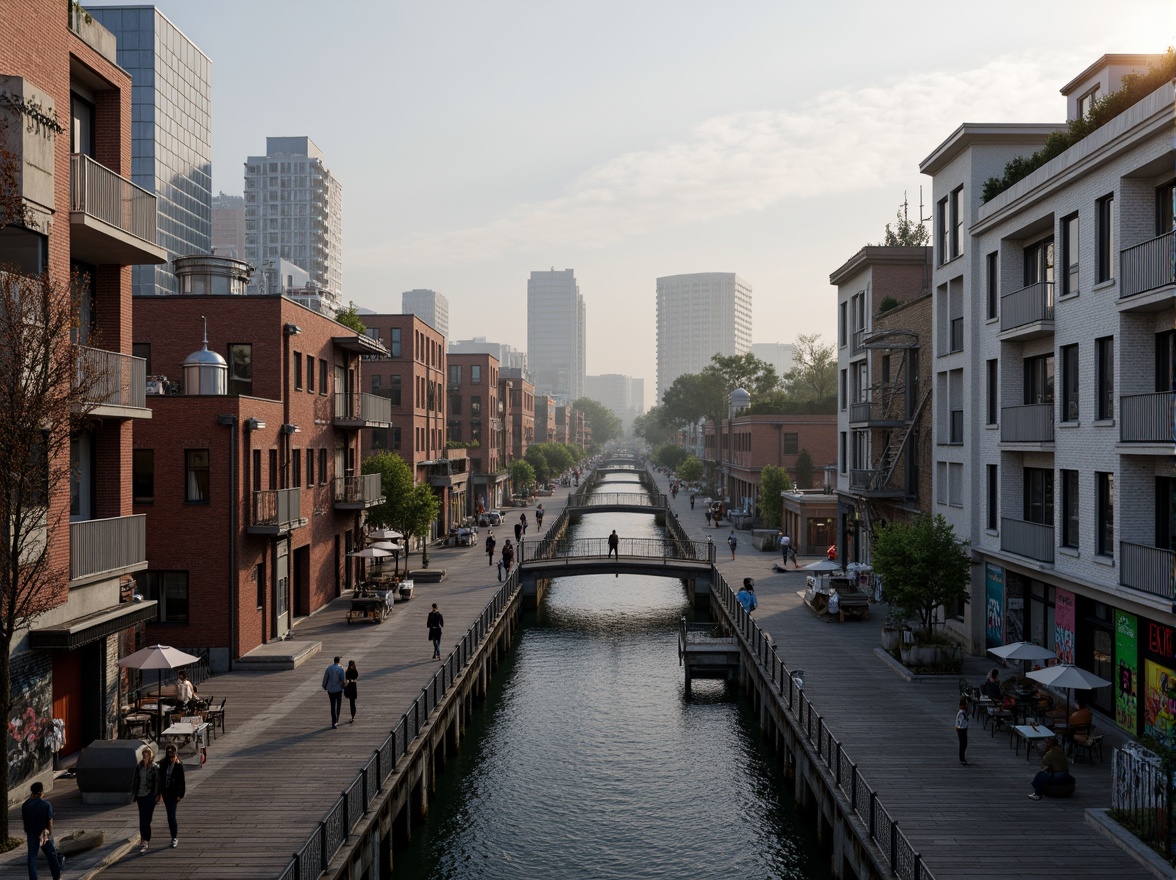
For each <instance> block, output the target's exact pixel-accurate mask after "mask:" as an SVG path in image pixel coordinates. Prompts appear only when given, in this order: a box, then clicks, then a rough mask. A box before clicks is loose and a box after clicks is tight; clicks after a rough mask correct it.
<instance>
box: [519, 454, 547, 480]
mask: <svg viewBox="0 0 1176 880" xmlns="http://www.w3.org/2000/svg"><path fill="white" fill-rule="evenodd" d="M524 459H525V460H526V462H527V463H528V464H529V465H531V467H532V468H534V469H535V479H537V480H538V481H539V482H540V483H546V482H547V481H548V480H549V479H551V465H550V464H548V462H547V456H546V455H545V454H544V452H543V450H542V449H540V448H539V447H538V446H529V447H527V454H526V455H525V456H524Z"/></svg>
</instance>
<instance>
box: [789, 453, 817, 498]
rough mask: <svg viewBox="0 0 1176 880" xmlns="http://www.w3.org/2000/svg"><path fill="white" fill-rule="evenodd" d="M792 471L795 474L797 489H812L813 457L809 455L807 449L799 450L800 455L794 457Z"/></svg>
mask: <svg viewBox="0 0 1176 880" xmlns="http://www.w3.org/2000/svg"><path fill="white" fill-rule="evenodd" d="M793 471H794V472H795V473H796V485H797V487H798V488H801V489H811V488H812V487H813V457H812V456H811V455H809V451H808V450H807V449H801V450H800V455H798V456H796V466H795V467H794V468H793Z"/></svg>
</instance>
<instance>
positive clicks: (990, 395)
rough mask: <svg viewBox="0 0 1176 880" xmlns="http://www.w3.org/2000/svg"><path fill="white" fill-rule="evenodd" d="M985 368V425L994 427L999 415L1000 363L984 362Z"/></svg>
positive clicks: (993, 360)
mask: <svg viewBox="0 0 1176 880" xmlns="http://www.w3.org/2000/svg"><path fill="white" fill-rule="evenodd" d="M985 365H986V367H987V374H988V375H987V383H986V384H987V386H988V388H987V400H986V401H985V403H986V405H987V422H986V423H987V424H989V425H995V424H996V422H997V418H998V415H999V413H1000V385H999V381H1000V362H999V361H997V360H996V359H995V358H993V359H992V360H990V361H987V362H986V364H985Z"/></svg>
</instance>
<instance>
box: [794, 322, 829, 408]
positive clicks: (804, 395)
mask: <svg viewBox="0 0 1176 880" xmlns="http://www.w3.org/2000/svg"><path fill="white" fill-rule="evenodd" d="M784 381H785V383H786V384H787V386H788V392H789V394H790V396H792V397H793V398H795V399H799V400H808V401H814V402H820V403H823V402H825V401H828V400H831V399H834V398H835V396H836V394H837V353H836V352H835V351H834V350H833V346H832V345H823V344H822V343H821V335H820V334H819V333H814V334H812V335H805V334H803V333H802V334H801V335H800V336H797V337H796V366H794V367H793V368H792V369H791V370H789V371H788V373H787V375H785V377H784Z"/></svg>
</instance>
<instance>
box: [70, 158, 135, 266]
mask: <svg viewBox="0 0 1176 880" xmlns="http://www.w3.org/2000/svg"><path fill="white" fill-rule="evenodd" d="M69 171H70V178H69V179H70V201H69V209H70V211H77V212H80V213H83V214H89V215H90V216H91V217H95V218H97V219H98V220H101V221H102V222H103V223H107V224H109V225H110V226H114V227H116V228H117V229H121V230H122V231H123V232H126V233H128V234H130V235H133V236H135V237H136V238H141V239H142V240H143V241H146V242H149V243H150V244H152V245H154V244H155V216H156V208H155V196H153V195H152V194H151V193H149V192H147V190H145V189H143V188H141V187H138V186H135V184H133V183H131V182H130V181H129V180H127V179H126V178H125V177H122V176H121V175H118V174H115V173H114V172H113V171H111V170H110V169H109V168H107V167H106V166H105V165H103V164H102V163H101V162H97V161H95V160H94V159H91V158H90V157H89V156H87V155H85V154H84V153H74V154H73V155H71V156H70V157H69Z"/></svg>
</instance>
